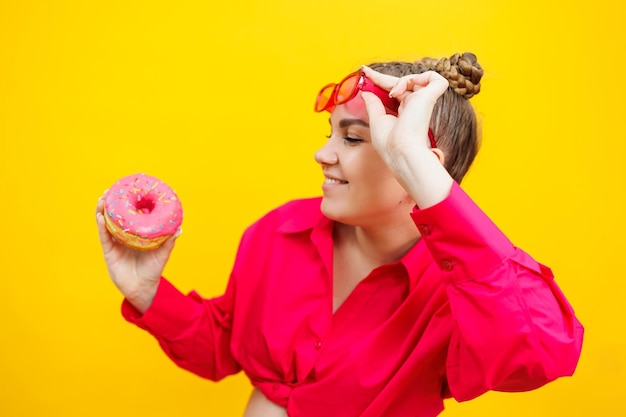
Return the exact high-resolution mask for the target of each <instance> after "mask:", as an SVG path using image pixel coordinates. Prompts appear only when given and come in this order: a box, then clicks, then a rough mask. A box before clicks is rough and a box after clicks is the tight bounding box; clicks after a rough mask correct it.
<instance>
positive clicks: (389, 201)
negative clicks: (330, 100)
mask: <svg viewBox="0 0 626 417" xmlns="http://www.w3.org/2000/svg"><path fill="white" fill-rule="evenodd" d="M330 126H331V133H330V136H329V139H328V141H327V142H326V144H325V145H324V146H323V147H322V148H321V149H320V150H318V151H317V152H316V153H315V160H316V161H317V163H319V164H320V166H321V167H322V170H323V173H324V177H325V181H324V184H323V185H322V190H323V196H324V198H323V200H322V206H321V207H322V212H323V213H324V214H325V215H326V216H327V217H328V218H330V219H332V220H335V221H338V222H341V223H345V224H351V225H355V226H364V227H365V226H374V225H384V224H385V223H389V222H390V221H394V219H397V216H399V215H400V216H407V214H408V213H409V212H410V210H411V208H412V207H413V205H414V203H413V201H412V200H411V198H410V196H409V195H408V194H407V192H406V191H405V190H404V189H403V188H402V186H400V184H399V183H398V182H397V181H396V179H395V178H394V176H393V175H392V173H391V171H390V170H389V168H388V167H387V165H386V164H385V163H384V162H383V160H382V158H381V157H380V156H379V154H378V153H377V152H376V150H375V149H374V146H373V145H372V141H371V137H370V129H369V118H368V116H367V112H366V110H365V103H364V102H363V100H362V99H361V97H360V96H357V97H356V98H354V99H353V100H351V101H349V102H348V103H345V104H343V105H339V106H337V107H335V109H334V110H333V112H332V113H331V116H330Z"/></svg>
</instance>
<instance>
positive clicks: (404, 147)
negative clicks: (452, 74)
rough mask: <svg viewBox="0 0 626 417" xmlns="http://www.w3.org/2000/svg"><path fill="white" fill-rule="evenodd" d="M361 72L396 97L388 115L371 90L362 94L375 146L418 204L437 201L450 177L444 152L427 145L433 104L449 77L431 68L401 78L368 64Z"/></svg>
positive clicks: (446, 188)
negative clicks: (394, 111) (395, 111)
mask: <svg viewBox="0 0 626 417" xmlns="http://www.w3.org/2000/svg"><path fill="white" fill-rule="evenodd" d="M363 71H364V72H365V75H366V76H367V77H368V78H369V79H371V80H372V81H373V82H374V83H375V84H376V85H378V86H379V87H382V88H383V89H385V90H387V91H390V96H392V97H394V98H396V99H398V100H399V101H400V107H399V109H398V115H397V116H394V115H391V114H387V113H386V111H385V107H384V106H383V104H382V103H381V101H380V99H379V98H378V97H377V96H376V95H375V94H373V93H370V92H361V97H362V98H363V101H364V102H365V106H366V108H367V113H368V117H369V125H370V134H371V138H372V144H373V146H374V148H375V149H376V150H377V151H378V153H379V154H380V156H381V157H382V158H383V160H384V161H385V163H386V164H387V166H388V167H389V168H390V169H391V171H392V172H393V174H394V175H395V177H396V179H397V180H398V182H399V183H400V184H401V185H402V186H403V187H404V189H405V190H406V191H407V192H408V193H409V194H410V195H411V197H412V198H413V200H414V201H415V203H416V204H417V205H418V207H420V208H426V207H430V206H432V205H434V204H437V203H438V202H440V201H442V200H443V199H444V198H446V197H447V195H448V194H449V192H450V188H451V187H452V182H453V180H452V177H450V175H449V174H448V172H447V171H446V169H445V168H444V163H445V155H444V152H443V151H442V150H441V149H437V148H435V149H429V147H428V143H429V140H428V128H429V125H430V118H431V116H432V113H433V108H434V106H435V102H436V101H437V99H438V98H439V97H440V96H441V95H442V94H443V93H444V92H445V91H446V89H447V88H448V87H449V83H448V80H446V79H445V78H444V77H442V76H441V75H439V74H438V73H436V72H433V71H428V72H425V73H422V74H412V75H407V76H404V77H401V78H398V77H394V76H391V75H386V74H381V73H379V72H377V71H374V70H372V69H371V68H368V67H363ZM436 140H437V138H436V137H435V141H436Z"/></svg>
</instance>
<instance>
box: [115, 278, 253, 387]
mask: <svg viewBox="0 0 626 417" xmlns="http://www.w3.org/2000/svg"><path fill="white" fill-rule="evenodd" d="M233 293H234V280H231V282H230V283H229V285H228V288H227V290H226V293H225V294H224V295H223V296H221V297H218V298H213V299H203V298H202V297H200V296H199V295H198V294H197V293H196V292H191V293H190V294H188V295H183V294H182V293H181V292H180V291H178V290H177V289H176V288H175V287H174V286H173V285H172V284H171V283H170V282H169V281H167V280H166V279H165V278H161V281H160V282H159V287H158V289H157V293H156V295H155V297H154V301H153V302H152V304H151V306H150V307H149V308H148V310H146V311H145V312H144V314H143V315H141V314H140V313H139V312H138V311H137V310H136V309H135V308H134V307H133V306H132V304H130V303H129V302H128V300H124V302H123V303H122V315H123V316H124V318H125V319H126V320H127V321H129V322H130V323H133V324H135V325H137V326H138V327H140V328H142V329H144V330H146V331H148V332H149V333H150V334H151V335H153V336H154V337H155V338H156V339H157V341H158V342H159V344H160V346H161V348H162V349H163V351H164V352H165V353H166V354H167V356H168V357H169V358H170V359H171V360H172V361H174V363H176V364H177V365H178V366H180V367H181V368H183V369H186V370H188V371H191V372H193V373H195V374H197V375H199V376H201V377H204V378H208V379H211V380H214V381H217V380H220V379H222V378H224V377H225V376H227V375H231V374H234V373H237V372H239V371H240V370H241V368H240V366H239V364H238V363H237V362H236V361H235V359H234V358H233V355H232V353H231V349H230V341H231V328H232V313H231V311H232V303H233V297H234V294H233Z"/></svg>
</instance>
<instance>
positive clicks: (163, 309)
mask: <svg viewBox="0 0 626 417" xmlns="http://www.w3.org/2000/svg"><path fill="white" fill-rule="evenodd" d="M196 305H197V304H196V303H195V302H194V301H193V300H192V299H190V298H189V297H187V296H185V295H184V294H182V293H181V292H180V291H178V290H177V289H176V288H175V287H174V286H173V285H172V284H171V283H170V282H169V281H167V280H166V279H165V278H161V281H160V282H159V286H158V288H157V292H156V294H155V296H154V300H153V301H152V304H151V305H150V307H149V308H148V309H147V310H146V311H145V312H144V314H143V315H142V314H141V313H140V312H139V311H138V310H137V309H136V308H135V307H133V305H132V304H131V303H130V302H129V301H128V300H126V299H124V301H123V302H122V316H124V318H125V319H126V320H127V321H128V322H130V323H132V324H135V325H137V326H138V327H140V328H142V329H144V330H146V331H148V332H150V333H151V334H153V335H155V336H158V337H161V338H164V339H175V338H176V337H177V336H178V335H179V334H180V333H181V329H185V328H187V327H189V323H190V322H191V321H193V318H194V316H195V314H194V311H195V309H196Z"/></svg>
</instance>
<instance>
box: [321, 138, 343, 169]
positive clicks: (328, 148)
mask: <svg viewBox="0 0 626 417" xmlns="http://www.w3.org/2000/svg"><path fill="white" fill-rule="evenodd" d="M332 142H333V140H332V138H331V139H328V140H327V141H326V143H325V144H324V146H322V147H321V148H320V149H318V151H317V152H315V162H317V163H318V164H320V165H334V164H336V163H337V162H339V157H338V156H337V152H336V151H335V149H334V147H333V145H332Z"/></svg>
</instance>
